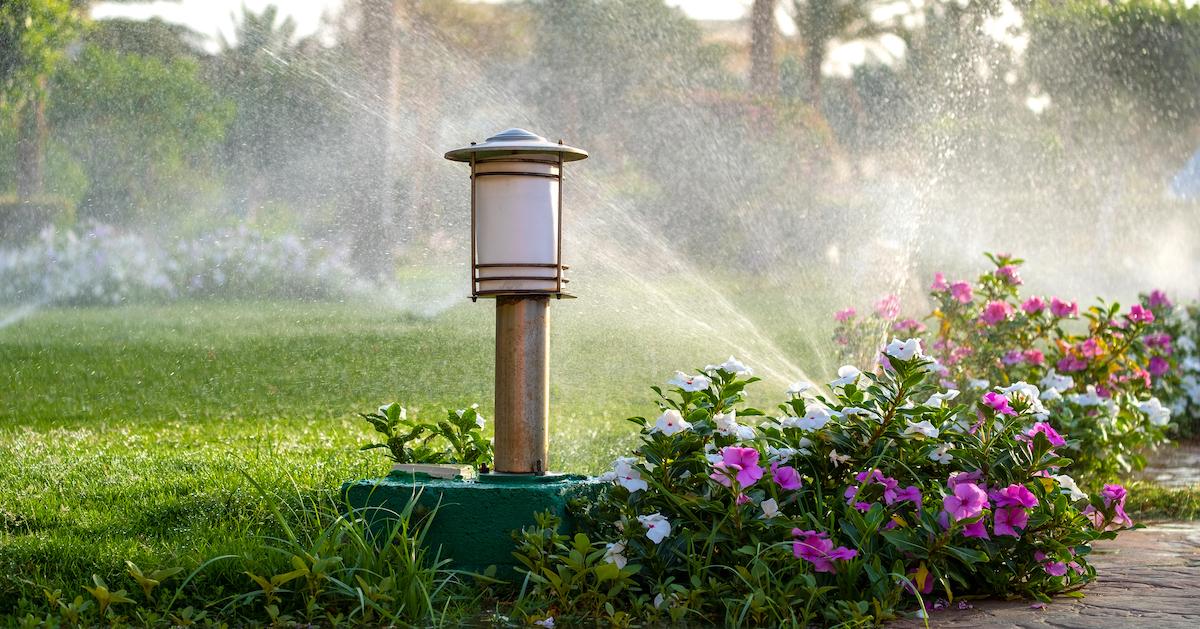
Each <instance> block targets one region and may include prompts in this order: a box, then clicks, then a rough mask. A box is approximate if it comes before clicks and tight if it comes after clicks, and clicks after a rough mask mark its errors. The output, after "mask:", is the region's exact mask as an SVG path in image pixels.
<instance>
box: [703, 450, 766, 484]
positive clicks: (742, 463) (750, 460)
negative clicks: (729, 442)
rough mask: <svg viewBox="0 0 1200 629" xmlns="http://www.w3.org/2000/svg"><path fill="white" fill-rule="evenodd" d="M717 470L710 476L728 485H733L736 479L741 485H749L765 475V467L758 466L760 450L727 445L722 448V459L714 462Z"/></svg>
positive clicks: (714, 467)
mask: <svg viewBox="0 0 1200 629" xmlns="http://www.w3.org/2000/svg"><path fill="white" fill-rule="evenodd" d="M713 469H714V470H716V471H714V472H713V473H712V474H710V475H709V477H710V478H712V479H713V480H715V481H717V482H718V483H721V484H722V485H724V486H726V487H732V486H733V483H732V481H734V480H736V481H737V483H738V486H739V487H749V486H751V485H753V484H754V483H755V482H756V481H758V479H760V478H762V477H763V469H762V468H761V467H759V466H758V450H755V449H754V448H740V447H738V446H726V447H724V448H722V449H721V460H720V461H718V462H717V463H714V464H713Z"/></svg>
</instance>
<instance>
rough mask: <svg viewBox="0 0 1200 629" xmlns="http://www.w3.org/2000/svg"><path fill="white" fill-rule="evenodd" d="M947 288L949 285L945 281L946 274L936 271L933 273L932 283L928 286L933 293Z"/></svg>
mask: <svg viewBox="0 0 1200 629" xmlns="http://www.w3.org/2000/svg"><path fill="white" fill-rule="evenodd" d="M949 288H950V285H949V284H947V283H946V275H945V274H944V273H942V272H941V271H938V272H937V273H934V274H933V284H932V285H931V286H930V287H929V290H931V291H933V292H935V293H940V292H942V291H944V290H947V289H949Z"/></svg>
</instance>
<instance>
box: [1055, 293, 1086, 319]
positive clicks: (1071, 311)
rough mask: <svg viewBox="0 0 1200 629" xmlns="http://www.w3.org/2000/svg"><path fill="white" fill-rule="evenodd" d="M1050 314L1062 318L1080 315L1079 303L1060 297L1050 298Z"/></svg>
mask: <svg viewBox="0 0 1200 629" xmlns="http://www.w3.org/2000/svg"><path fill="white" fill-rule="evenodd" d="M1050 314H1052V315H1054V316H1056V317H1058V318H1060V319H1064V318H1070V317H1077V316H1079V304H1077V303H1075V302H1073V301H1072V302H1065V301H1062V300H1060V299H1059V298H1058V297H1053V298H1051V299H1050Z"/></svg>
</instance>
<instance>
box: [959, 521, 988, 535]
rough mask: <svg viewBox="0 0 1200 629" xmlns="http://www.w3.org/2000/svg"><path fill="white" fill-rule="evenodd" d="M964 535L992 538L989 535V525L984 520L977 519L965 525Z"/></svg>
mask: <svg viewBox="0 0 1200 629" xmlns="http://www.w3.org/2000/svg"><path fill="white" fill-rule="evenodd" d="M963 537H978V538H980V539H991V537H989V536H988V532H987V526H985V525H984V523H983V520H976V521H975V522H972V523H970V524H968V525H966V526H964V527H963Z"/></svg>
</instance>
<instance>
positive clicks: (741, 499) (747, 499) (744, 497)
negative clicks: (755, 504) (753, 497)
mask: <svg viewBox="0 0 1200 629" xmlns="http://www.w3.org/2000/svg"><path fill="white" fill-rule="evenodd" d="M734 502H735V503H736V504H737V505H738V506H739V507H740V506H742V505H744V504H746V503H748V502H750V496H747V495H746V494H738V497H737V500H735V501H734Z"/></svg>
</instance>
